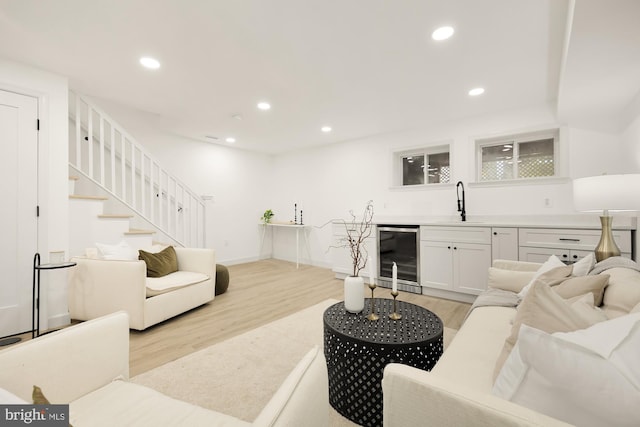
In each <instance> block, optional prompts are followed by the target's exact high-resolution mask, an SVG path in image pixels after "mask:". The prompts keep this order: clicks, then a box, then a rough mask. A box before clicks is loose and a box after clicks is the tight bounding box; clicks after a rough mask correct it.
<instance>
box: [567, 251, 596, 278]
mask: <svg viewBox="0 0 640 427" xmlns="http://www.w3.org/2000/svg"><path fill="white" fill-rule="evenodd" d="M571 265H572V266H573V272H572V273H571V275H572V276H586V275H587V274H589V272H590V271H591V270H592V269H593V267H594V266H595V265H596V256H595V254H594V253H593V252H591V253H589V255H587V256H585V257H582V258H581V259H580V260H578V261H577V262H574V263H573V264H571Z"/></svg>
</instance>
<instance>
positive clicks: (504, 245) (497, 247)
mask: <svg viewBox="0 0 640 427" xmlns="http://www.w3.org/2000/svg"><path fill="white" fill-rule="evenodd" d="M494 259H508V260H512V261H517V260H518V229H517V228H501V227H497V228H496V227H494V228H492V229H491V260H494Z"/></svg>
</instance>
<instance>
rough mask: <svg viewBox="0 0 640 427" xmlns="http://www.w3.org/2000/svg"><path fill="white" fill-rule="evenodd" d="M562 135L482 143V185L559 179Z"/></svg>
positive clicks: (551, 133)
mask: <svg viewBox="0 0 640 427" xmlns="http://www.w3.org/2000/svg"><path fill="white" fill-rule="evenodd" d="M557 140H558V131H557V130H552V131H545V132H536V133H534V134H523V135H512V136H507V137H501V138H492V139H491V140H479V141H477V142H476V143H477V146H478V157H479V173H478V175H479V176H478V180H479V181H504V180H514V179H527V178H542V177H553V176H556V173H557V171H556V164H557V159H556V151H557V150H556V143H557Z"/></svg>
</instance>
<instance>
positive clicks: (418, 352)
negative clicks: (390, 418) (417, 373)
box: [324, 298, 443, 426]
mask: <svg viewBox="0 0 640 427" xmlns="http://www.w3.org/2000/svg"><path fill="white" fill-rule="evenodd" d="M373 301H374V308H375V312H376V314H378V316H380V319H379V320H375V321H371V320H368V319H367V315H368V314H369V313H370V312H371V300H370V299H369V298H367V299H365V304H364V307H365V309H364V310H363V311H362V312H361V313H358V314H352V313H349V312H347V311H346V310H345V308H344V302H339V303H337V304H334V305H332V306H331V307H329V308H328V309H327V310H326V311H325V312H324V355H325V358H326V360H327V370H328V373H329V403H330V404H331V406H332V407H333V408H334V409H335V410H336V411H338V412H339V413H340V414H342V415H343V416H344V417H346V418H348V419H350V420H351V421H353V422H355V423H358V424H360V425H364V426H381V425H382V386H381V380H382V374H383V371H384V367H385V366H387V364H389V363H403V364H405V365H409V366H413V367H416V368H419V369H424V370H427V371H428V370H430V369H431V368H433V366H434V365H435V364H436V362H437V361H438V359H439V358H440V356H441V355H442V331H443V327H442V321H441V320H440V318H439V317H438V316H437V315H435V314H434V313H433V312H431V311H429V310H427V309H426V308H422V307H420V306H417V305H415V304H410V303H407V302H403V301H398V302H397V311H398V313H400V314H401V315H402V319H400V320H391V319H390V318H389V313H391V312H392V311H393V301H392V300H390V299H380V298H374V300H373Z"/></svg>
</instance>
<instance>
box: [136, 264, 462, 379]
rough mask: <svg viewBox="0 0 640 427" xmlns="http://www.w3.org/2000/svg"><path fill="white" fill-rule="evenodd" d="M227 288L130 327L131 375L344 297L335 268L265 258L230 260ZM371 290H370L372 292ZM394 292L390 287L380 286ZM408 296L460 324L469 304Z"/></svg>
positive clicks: (382, 294) (379, 292) (385, 294)
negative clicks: (183, 309) (203, 300)
mask: <svg viewBox="0 0 640 427" xmlns="http://www.w3.org/2000/svg"><path fill="white" fill-rule="evenodd" d="M228 268H229V273H230V277H231V279H230V282H229V289H228V290H227V292H226V293H224V294H222V295H218V296H216V298H215V299H214V300H213V301H212V302H211V303H209V304H206V305H204V306H202V307H199V308H196V309H194V310H191V311H189V312H187V313H184V314H182V315H180V316H177V317H174V318H173V319H170V320H167V321H165V322H163V323H161V324H159V325H156V326H153V327H151V328H149V329H147V330H145V331H142V332H138V331H131V335H130V336H131V340H130V346H131V348H130V375H131V376H135V375H137V374H140V373H143V372H146V371H148V370H150V369H153V368H155V367H158V366H160V365H163V364H165V363H167V362H170V361H172V360H175V359H177V358H180V357H182V356H185V355H187V354H189V353H192V352H194V351H197V350H200V349H202V348H205V347H208V346H210V345H212V344H215V343H217V342H220V341H223V340H226V339H228V338H231V337H233V336H236V335H239V334H241V333H243V332H246V331H249V330H251V329H254V328H256V327H258V326H261V325H264V324H266V323H269V322H271V321H273V320H277V319H280V318H282V317H285V316H287V315H289V314H293V313H295V312H297V311H300V310H302V309H304V308H307V307H310V306H312V305H315V304H317V303H319V302H321V301H324V300H326V299H327V298H334V299H337V300H342V299H343V295H344V293H343V281H342V280H338V279H335V278H334V274H333V272H332V271H331V270H328V269H324V268H318V267H312V266H307V265H301V266H300V268H299V269H297V270H296V267H295V264H293V263H290V262H286V261H278V260H272V259H269V260H263V261H258V262H252V263H247V264H239V265H232V266H229V267H228ZM367 295H369V294H367ZM375 296H376V297H377V298H390V297H391V296H390V295H389V289H383V288H378V289H376V293H375ZM399 298H401V299H402V300H404V301H408V302H411V303H413V304H417V305H420V306H422V307H425V308H427V309H429V310H431V311H433V312H434V313H436V314H437V315H438V316H439V317H440V318H441V319H442V321H443V322H444V325H445V326H447V327H449V328H453V329H458V328H459V327H460V325H461V323H462V320H463V319H464V316H465V315H466V313H467V311H468V309H469V307H470V305H469V304H464V303H459V302H455V301H449V300H444V299H438V298H431V297H428V296H424V295H417V294H411V293H406V292H403V293H401V295H400V297H399Z"/></svg>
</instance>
